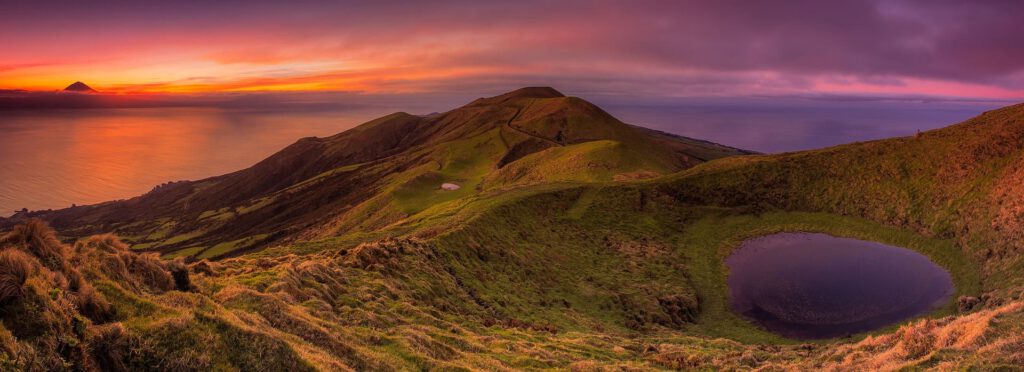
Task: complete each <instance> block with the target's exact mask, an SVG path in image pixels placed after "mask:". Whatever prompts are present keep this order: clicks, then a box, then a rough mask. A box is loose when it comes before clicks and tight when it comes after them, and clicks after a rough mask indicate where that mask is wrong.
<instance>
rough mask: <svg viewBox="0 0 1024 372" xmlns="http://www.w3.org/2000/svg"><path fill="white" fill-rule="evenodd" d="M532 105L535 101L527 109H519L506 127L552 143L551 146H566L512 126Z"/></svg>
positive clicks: (506, 123)
mask: <svg viewBox="0 0 1024 372" xmlns="http://www.w3.org/2000/svg"><path fill="white" fill-rule="evenodd" d="M531 105H533V101H531V102H530V103H528V104H527V105H526V107H521V108H519V109H517V110H516V114H515V115H512V117H511V118H509V119H508V121H507V122H505V126H506V127H508V128H509V129H511V130H514V131H516V132H519V133H521V134H523V135H524V136H527V137H533V138H536V139H539V140H541V141H544V142H547V143H550V144H552V145H554V146H564V145H562V144H561V143H558V142H557V141H555V140H553V139H550V138H545V137H541V136H538V135H536V134H533V133H530V132H527V131H525V130H522V129H519V128H516V127H514V126H512V122H513V121H515V120H516V119H518V118H519V114H522V113H523V111H525V110H526V109H528V108H530V106H531Z"/></svg>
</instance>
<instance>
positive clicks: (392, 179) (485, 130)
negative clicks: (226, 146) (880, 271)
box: [34, 87, 748, 257]
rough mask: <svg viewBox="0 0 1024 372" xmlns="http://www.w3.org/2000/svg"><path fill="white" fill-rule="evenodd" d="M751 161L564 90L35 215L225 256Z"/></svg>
mask: <svg viewBox="0 0 1024 372" xmlns="http://www.w3.org/2000/svg"><path fill="white" fill-rule="evenodd" d="M741 154H748V152H745V151H742V150H738V149H734V148H730V147H727V146H722V145H718V144H714V143H710V142H705V141H699V140H693V139H689V138H685V137H679V136H674V135H669V134H666V133H661V132H656V131H652V130H648V129H643V128H639V127H634V126H630V125H627V124H625V123H623V122H621V121H619V120H618V119H616V118H614V117H612V116H611V115H609V114H608V113H606V112H605V111H603V110H601V109H600V108H598V107H597V106H594V105H593V104H591V103H589V102H587V101H584V100H582V99H579V98H575V97H566V96H564V95H562V94H561V93H560V92H558V91H556V90H554V89H552V88H542V87H535V88H523V89H519V90H516V91H513V92H509V93H506V94H503V95H499V96H495V97H490V98H481V99H478V100H475V101H473V102H471V103H469V104H467V105H465V106H463V107H460V108H457V109H454V110H451V111H448V112H446V113H443V114H436V115H429V116H416V115H410V114H407V113H402V112H399V113H394V114H391V115H387V116H384V117H381V118H379V119H376V120H372V121H370V122H367V123H365V124H362V125H360V126H358V127H356V128H353V129H351V130H348V131H345V132H343V133H340V134H337V135H334V136H331V137H326V138H312V137H311V138H303V139H301V140H299V141H298V142H296V143H294V144H292V145H291V146H288V147H287V148H285V149H283V150H281V151H279V152H278V153H276V154H274V155H272V156H270V157H269V158H267V159H265V160H263V161H261V162H259V163H257V164H256V165H254V166H252V167H251V168H248V169H244V170H241V171H238V172H235V173H231V174H227V175H223V176H219V177H213V178H209V179H205V180H199V181H194V182H176V183H171V184H166V185H162V186H160V187H157V188H155V189H154V190H153V191H152V192H150V193H148V194H146V195H142V196H140V197H136V198H132V199H129V200H124V201H116V202H110V203H103V204H99V205H94V206H85V207H75V208H70V209H64V210H59V211H47V212H40V213H37V214H35V215H34V216H36V217H40V218H43V219H46V220H48V221H50V223H51V224H52V225H53V226H54V227H55V228H57V229H58V230H60V231H61V232H62V233H63V234H65V235H67V236H76V237H81V236H86V235H90V234H94V233H100V232H116V233H118V234H120V235H122V236H133V237H134V238H132V239H131V242H132V243H133V248H136V249H147V250H154V251H159V252H162V253H165V254H168V253H174V252H180V253H178V254H189V255H196V256H201V257H220V256H225V255H235V254H239V253H241V252H245V251H250V250H253V249H256V248H260V247H265V246H269V245H273V244H278V242H280V241H292V240H295V239H297V238H302V239H303V240H308V239H315V238H325V237H331V236H338V235H344V234H350V233H354V232H366V233H371V232H375V231H377V230H379V229H381V228H383V227H386V226H389V225H393V224H396V223H399V222H401V221H403V220H407V219H410V218H416V216H417V215H421V214H423V213H424V212H425V211H427V210H428V209H430V208H431V207H434V206H437V205H441V204H444V203H448V202H451V201H454V200H467V199H469V198H473V197H476V196H478V195H480V194H485V193H499V192H502V190H507V189H513V188H520V187H524V186H526V185H536V184H543V183H555V182H604V181H626V180H633V179H642V178H651V177H656V176H660V175H666V174H670V173H673V172H676V171H679V170H682V169H685V168H688V167H691V166H693V165H696V164H699V163H702V162H704V161H707V160H711V159H715V158H719V157H724V156H730V155H741ZM442 183H454V184H456V185H458V186H460V187H459V189H458V190H454V191H449V190H442V189H441V184H442Z"/></svg>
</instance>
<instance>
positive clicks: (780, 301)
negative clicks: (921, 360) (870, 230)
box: [725, 233, 953, 339]
mask: <svg viewBox="0 0 1024 372" xmlns="http://www.w3.org/2000/svg"><path fill="white" fill-rule="evenodd" d="M725 263H726V265H727V266H728V267H729V278H728V284H729V289H730V295H731V297H730V305H731V307H732V309H733V311H735V312H737V313H739V314H741V315H743V316H744V317H746V318H748V319H750V320H752V321H753V322H755V323H757V324H759V325H760V326H762V327H764V328H765V329H767V330H769V331H772V332H775V333H777V334H780V335H782V336H785V337H789V338H797V339H821V338H831V337H841V336H846V335H850V334H854V333H859V332H865V331H870V330H873V329H877V328H880V327H883V326H886V325H889V324H893V323H896V322H899V321H901V320H904V319H907V318H910V317H913V316H917V315H921V314H924V313H927V312H929V311H931V310H934V309H936V308H938V307H941V306H942V305H944V304H945V303H947V302H948V301H949V299H950V297H951V296H952V294H953V282H952V279H951V278H950V276H949V273H947V272H946V271H945V270H944V269H942V268H941V267H939V266H938V265H936V264H935V263H933V262H932V261H930V260H929V259H928V258H927V257H925V256H924V255H921V254H919V253H917V252H914V251H911V250H909V249H905V248H899V247H893V246H889V245H885V244H881V243H875V242H869V241H863V240H857V239H849V238H837V237H833V236H830V235H825V234H810V233H779V234H774V235H768V236H764V237H759V238H755V239H751V240H747V241H746V242H744V243H743V244H742V245H741V246H740V247H739V248H738V249H736V251H735V252H733V254H732V255H731V256H730V257H729V258H728V259H726V261H725Z"/></svg>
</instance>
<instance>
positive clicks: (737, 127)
mask: <svg viewBox="0 0 1024 372" xmlns="http://www.w3.org/2000/svg"><path fill="white" fill-rule="evenodd" d="M585 98H587V97H585ZM469 100H470V98H469V97H467V98H465V99H464V100H463V101H461V102H468V101H469ZM592 101H594V102H595V103H597V104H599V105H600V106H602V107H604V108H606V109H607V110H608V111H609V112H610V113H612V114H613V115H615V116H617V117H619V118H620V119H622V120H623V121H626V122H629V123H634V124H639V125H644V126H647V127H651V128H655V129H660V130H664V131H667V132H672V133H677V134H682V135H686V136H690V137H695V138H702V139H708V140H712V141H715V142H719V143H723V144H727V145H731V146H735V147H740V148H745V149H749V150H755V151H761V152H782V151H794V150H803V149H810V148H817V147H824V146H830V145H835V144H840V143H846V142H853V141H862V140H870V139H877V138H885V137H891V136H904V135H911V134H913V133H914V132H915V131H917V130H926V129H931V128H937V127H941V126H945V125H948V124H951V123H955V122H959V121H961V120H963V119H966V118H969V117H971V116H974V115H977V114H978V113H980V112H982V111H983V110H986V109H990V108H993V107H997V106H999V104H963V103H906V102H903V103H877V102H875V103H871V102H869V103H864V102H852V103H851V102H838V103H837V102H824V103H822V102H813V101H791V100H781V101H780V100H775V101H772V100H745V101H737V100H726V99H719V100H692V101H674V102H669V103H663V104H659V105H633V104H628V103H625V104H623V103H620V102H616V101H614V100H611V99H608V98H605V99H601V98H600V97H598V98H597V99H592ZM458 102H459V101H458V100H450V99H449V100H446V101H445V102H435V103H432V104H424V105H420V106H419V109H418V110H413V109H408V108H409V107H416V106H410V105H409V102H404V103H403V102H395V103H394V104H389V105H387V106H366V107H361V106H349V107H345V108H337V109H324V108H317V109H311V110H303V109H286V110H280V109H274V110H271V109H262V110H254V109H220V108H140V109H80V110H49V111H43V110H33V111H0V215H5V216H6V215H10V214H11V213H13V212H14V211H15V210H18V209H21V208H28V209H31V210H38V209H47V208H65V207H69V206H71V205H72V204H79V205H84V204H93V203H99V202H103V201H107V200H114V199H124V198H129V197H132V196H136V195H140V194H143V193H145V192H147V191H149V190H151V189H152V188H153V187H154V186H156V185H158V184H161V183H164V182H168V181H178V180H196V179H201V178H205V177H211V176H216V175H220V174H224V173H228V172H232V171H236V170H239V169H243V168H246V167H248V166H250V165H253V164H255V163H256V162H258V161H259V160H261V159H263V158H265V157H267V156H268V155H270V154H272V153H274V152H275V151H277V150H279V149H281V148H283V147H284V146H287V145H288V144H291V143H293V142H295V141H296V140H297V139H299V138H302V137H308V136H321V137H322V136H329V135H332V134H335V133H338V132H341V131H344V130H346V129H349V128H352V127H354V126H355V125H358V124H359V123H362V122H365V121H368V120H370V119H373V118H376V117H379V116H381V115H384V114H388V113H391V112H394V111H397V110H396V109H395V107H405V108H407V110H406V111H409V112H411V113H418V114H425V113H429V112H431V111H443V110H445V109H447V108H450V107H453V106H454V105H455V104H456V103H458Z"/></svg>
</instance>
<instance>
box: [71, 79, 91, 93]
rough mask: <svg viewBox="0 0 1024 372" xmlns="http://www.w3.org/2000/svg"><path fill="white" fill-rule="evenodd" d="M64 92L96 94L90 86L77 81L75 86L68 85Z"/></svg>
mask: <svg viewBox="0 0 1024 372" xmlns="http://www.w3.org/2000/svg"><path fill="white" fill-rule="evenodd" d="M64 91H65V92H83V93H96V89H92V87H90V86H88V85H85V83H83V82H81V81H76V82H75V83H74V84H71V85H68V87H67V88H64Z"/></svg>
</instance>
